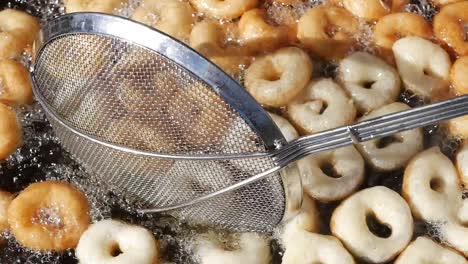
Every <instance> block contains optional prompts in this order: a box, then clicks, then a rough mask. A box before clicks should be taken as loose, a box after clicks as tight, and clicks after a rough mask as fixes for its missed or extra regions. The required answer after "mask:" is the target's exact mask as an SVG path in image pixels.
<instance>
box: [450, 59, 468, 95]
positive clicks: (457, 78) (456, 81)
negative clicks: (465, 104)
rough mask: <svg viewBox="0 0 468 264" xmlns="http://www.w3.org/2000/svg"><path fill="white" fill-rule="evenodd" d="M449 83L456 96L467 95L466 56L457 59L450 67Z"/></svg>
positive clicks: (467, 67) (467, 72) (467, 60)
mask: <svg viewBox="0 0 468 264" xmlns="http://www.w3.org/2000/svg"><path fill="white" fill-rule="evenodd" d="M450 82H451V83H452V86H453V88H455V91H456V93H457V94H458V95H462V94H468V56H463V57H460V58H458V59H457V60H456V61H455V63H454V64H453V65H452V69H450Z"/></svg>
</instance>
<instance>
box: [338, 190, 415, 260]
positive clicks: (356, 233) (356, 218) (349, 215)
mask: <svg viewBox="0 0 468 264" xmlns="http://www.w3.org/2000/svg"><path fill="white" fill-rule="evenodd" d="M369 215H373V216H375V217H376V218H377V219H378V220H379V221H380V222H381V223H383V224H384V225H386V226H387V227H389V228H390V229H391V235H390V236H389V237H386V238H385V237H379V236H376V235H375V234H374V233H372V232H371V231H370V230H369V227H368V226H367V222H366V218H367V217H368V216H369ZM330 226H331V230H332V233H333V234H334V235H335V236H337V237H338V238H339V239H340V240H341V241H342V242H343V243H344V244H345V246H346V247H347V248H348V249H349V250H350V251H351V252H352V253H353V254H354V255H355V256H356V257H360V258H363V259H364V260H367V261H370V262H373V263H382V262H387V261H389V260H391V259H393V258H394V257H395V256H396V255H398V254H399V253H400V252H401V251H403V249H404V248H405V247H406V245H408V243H409V242H410V240H411V237H412V235H413V217H412V216H411V211H410V209H409V207H408V205H407V204H406V202H405V200H404V199H403V198H402V197H401V196H400V195H399V194H398V193H396V192H394V191H392V190H390V189H388V188H386V187H383V186H376V187H372V188H368V189H364V190H362V191H360V192H358V193H355V194H354V195H352V196H351V197H349V198H348V199H346V200H345V201H344V202H342V203H341V204H340V206H339V207H338V208H336V209H335V211H334V212H333V215H332V219H331V223H330Z"/></svg>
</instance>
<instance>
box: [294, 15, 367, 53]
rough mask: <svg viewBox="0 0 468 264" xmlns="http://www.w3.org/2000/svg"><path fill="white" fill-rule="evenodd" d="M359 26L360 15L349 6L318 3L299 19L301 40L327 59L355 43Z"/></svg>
mask: <svg viewBox="0 0 468 264" xmlns="http://www.w3.org/2000/svg"><path fill="white" fill-rule="evenodd" d="M358 30H359V23H358V21H357V19H356V18H355V17H354V16H353V15H352V14H351V13H349V12H348V11H346V9H344V8H340V7H335V6H317V7H313V8H311V9H309V10H308V11H307V12H306V13H305V14H304V15H303V16H302V17H301V18H300V19H299V22H298V28H297V38H298V39H299V41H300V43H301V44H302V45H303V46H304V47H306V48H308V49H310V50H312V51H313V52H314V53H316V54H317V55H319V56H320V57H322V58H325V59H339V58H342V57H344V56H345V55H346V53H347V52H348V51H349V49H350V48H351V47H352V46H353V45H354V44H355V40H354V35H355V34H356V33H357V32H358Z"/></svg>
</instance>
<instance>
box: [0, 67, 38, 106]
mask: <svg viewBox="0 0 468 264" xmlns="http://www.w3.org/2000/svg"><path fill="white" fill-rule="evenodd" d="M32 100H33V94H32V88H31V81H30V80H29V72H28V70H26V68H25V67H24V66H23V65H22V64H21V63H19V62H16V61H14V60H10V59H6V60H0V103H4V104H9V105H24V104H31V103H32Z"/></svg>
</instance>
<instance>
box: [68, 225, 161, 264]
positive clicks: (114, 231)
mask: <svg viewBox="0 0 468 264" xmlns="http://www.w3.org/2000/svg"><path fill="white" fill-rule="evenodd" d="M116 253H119V254H118V255H117V256H116ZM76 256H77V258H78V260H79V261H80V263H81V264H119V263H122V264H124V263H138V264H157V263H158V262H159V261H158V257H159V243H158V241H156V240H155V239H154V236H153V234H152V233H151V232H150V231H149V230H147V229H145V228H143V227H139V226H133V225H128V224H125V223H122V222H119V221H116V220H111V219H108V220H102V221H100V222H97V223H95V224H92V225H91V226H90V227H89V228H88V229H87V230H86V231H85V232H84V233H83V235H82V236H81V238H80V242H79V244H78V247H77V248H76Z"/></svg>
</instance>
